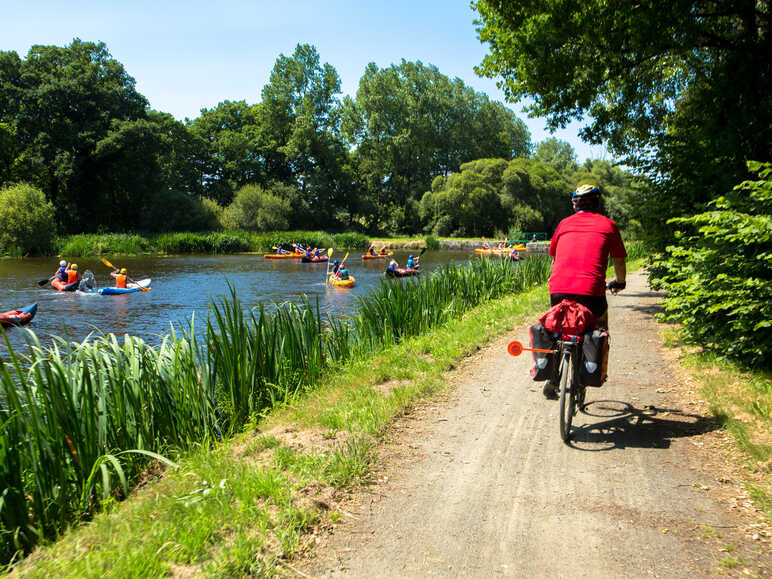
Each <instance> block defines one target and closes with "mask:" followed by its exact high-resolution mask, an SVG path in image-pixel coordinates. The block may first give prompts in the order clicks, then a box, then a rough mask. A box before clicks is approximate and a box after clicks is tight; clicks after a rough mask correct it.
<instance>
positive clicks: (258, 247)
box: [54, 231, 369, 257]
mask: <svg viewBox="0 0 772 579" xmlns="http://www.w3.org/2000/svg"><path fill="white" fill-rule="evenodd" d="M290 242H296V243H303V244H304V245H310V246H312V247H325V248H326V247H336V248H340V247H347V248H351V249H363V250H364V249H367V247H368V246H369V242H368V239H367V237H365V236H364V235H361V234H358V233H336V234H331V233H325V232H323V231H273V232H268V233H251V232H248V231H211V232H204V233H190V232H181V233H162V234H158V235H147V236H145V235H140V234H137V233H105V234H96V233H95V234H80V235H70V236H67V237H62V238H59V239H58V240H56V242H55V243H54V247H55V251H56V253H57V255H62V256H67V257H84V256H92V255H107V254H111V255H141V254H154V253H157V254H184V253H240V252H250V251H251V252H271V251H272V248H273V247H275V246H277V245H279V244H280V243H282V244H288V243H290Z"/></svg>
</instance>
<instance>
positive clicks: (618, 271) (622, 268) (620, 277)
mask: <svg viewBox="0 0 772 579" xmlns="http://www.w3.org/2000/svg"><path fill="white" fill-rule="evenodd" d="M611 263H612V264H613V265H614V275H615V276H616V280H617V281H618V282H619V283H625V279H626V277H627V265H626V263H625V258H624V257H612V258H611Z"/></svg>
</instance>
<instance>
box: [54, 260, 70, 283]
mask: <svg viewBox="0 0 772 579" xmlns="http://www.w3.org/2000/svg"><path fill="white" fill-rule="evenodd" d="M54 277H55V278H57V277H58V278H59V279H60V280H62V281H63V282H64V283H67V262H66V261H64V260H62V261H60V262H59V269H57V270H56V273H55V274H54Z"/></svg>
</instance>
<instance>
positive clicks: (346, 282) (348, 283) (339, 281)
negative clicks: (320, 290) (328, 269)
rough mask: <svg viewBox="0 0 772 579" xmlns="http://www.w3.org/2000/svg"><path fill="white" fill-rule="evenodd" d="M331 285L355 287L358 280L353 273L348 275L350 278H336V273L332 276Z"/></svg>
mask: <svg viewBox="0 0 772 579" xmlns="http://www.w3.org/2000/svg"><path fill="white" fill-rule="evenodd" d="M329 281H330V285H334V286H337V287H354V286H355V285H356V284H357V280H356V279H354V276H353V275H350V276H348V279H336V278H335V276H334V275H331V276H330V280H329Z"/></svg>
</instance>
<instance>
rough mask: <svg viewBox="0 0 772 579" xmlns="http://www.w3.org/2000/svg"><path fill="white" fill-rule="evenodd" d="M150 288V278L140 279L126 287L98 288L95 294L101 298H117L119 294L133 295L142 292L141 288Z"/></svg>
mask: <svg viewBox="0 0 772 579" xmlns="http://www.w3.org/2000/svg"><path fill="white" fill-rule="evenodd" d="M149 287H150V278H146V279H141V280H139V281H138V282H137V283H130V284H127V285H126V287H103V288H99V289H98V290H97V291H96V293H98V294H101V295H103V296H117V295H121V294H133V293H134V292H138V291H142V288H149Z"/></svg>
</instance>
